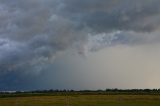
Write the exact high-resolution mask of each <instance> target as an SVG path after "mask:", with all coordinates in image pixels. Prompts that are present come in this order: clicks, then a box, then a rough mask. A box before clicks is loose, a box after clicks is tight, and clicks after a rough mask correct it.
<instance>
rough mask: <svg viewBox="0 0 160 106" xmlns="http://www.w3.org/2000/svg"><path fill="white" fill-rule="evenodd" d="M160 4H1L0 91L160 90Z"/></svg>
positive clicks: (48, 0)
mask: <svg viewBox="0 0 160 106" xmlns="http://www.w3.org/2000/svg"><path fill="white" fill-rule="evenodd" d="M159 5H160V0H0V90H34V89H75V90H80V89H106V88H122V89H128V88H159V87H160V77H159V75H160V6H159Z"/></svg>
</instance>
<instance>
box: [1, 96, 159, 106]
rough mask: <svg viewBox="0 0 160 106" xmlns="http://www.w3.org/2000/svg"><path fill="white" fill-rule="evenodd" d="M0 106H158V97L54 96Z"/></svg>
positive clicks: (14, 99) (12, 100)
mask: <svg viewBox="0 0 160 106" xmlns="http://www.w3.org/2000/svg"><path fill="white" fill-rule="evenodd" d="M0 106H160V96H159V95H121V94H119V95H101V94H99V95H78V94H77V95H68V96H66V95H60V96H58V95H55V96H46V95H45V96H42V95H41V96H26V97H4V98H0Z"/></svg>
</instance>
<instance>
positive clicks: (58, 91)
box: [0, 88, 160, 94]
mask: <svg viewBox="0 0 160 106" xmlns="http://www.w3.org/2000/svg"><path fill="white" fill-rule="evenodd" d="M65 92H68V93H69V92H71V93H74V92H75V93H83V92H84V93H92V92H93V93H106V94H107V93H160V89H118V88H114V89H108V88H107V89H105V90H72V89H71V90H67V89H63V90H59V89H55V90H54V89H49V90H34V91H0V94H20V93H65Z"/></svg>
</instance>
